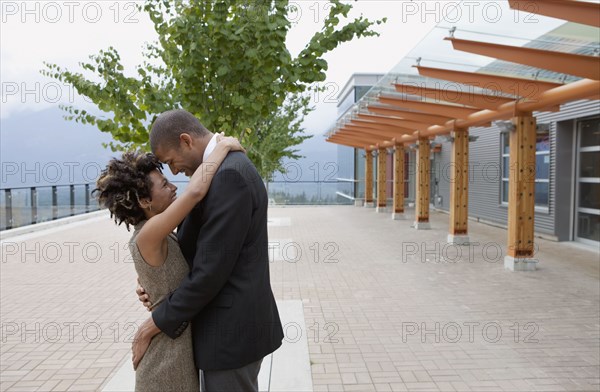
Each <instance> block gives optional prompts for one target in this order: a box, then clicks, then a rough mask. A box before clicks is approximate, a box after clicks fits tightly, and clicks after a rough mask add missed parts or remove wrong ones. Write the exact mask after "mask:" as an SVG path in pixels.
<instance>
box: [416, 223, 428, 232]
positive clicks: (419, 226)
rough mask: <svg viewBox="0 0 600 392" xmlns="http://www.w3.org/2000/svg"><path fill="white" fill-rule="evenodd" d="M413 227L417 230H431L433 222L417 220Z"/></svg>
mask: <svg viewBox="0 0 600 392" xmlns="http://www.w3.org/2000/svg"><path fill="white" fill-rule="evenodd" d="M413 227H414V228H415V229H417V230H431V224H430V223H429V222H415V223H414V224H413Z"/></svg>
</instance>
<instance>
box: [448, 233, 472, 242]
mask: <svg viewBox="0 0 600 392" xmlns="http://www.w3.org/2000/svg"><path fill="white" fill-rule="evenodd" d="M448 243H449V244H454V245H469V236H468V235H466V234H448Z"/></svg>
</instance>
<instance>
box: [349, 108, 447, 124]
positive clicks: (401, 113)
mask: <svg viewBox="0 0 600 392" xmlns="http://www.w3.org/2000/svg"><path fill="white" fill-rule="evenodd" d="M368 109H369V112H372V113H377V114H381V115H383V116H377V115H373V114H363V113H359V114H358V117H359V118H364V119H365V120H367V119H371V118H380V119H381V120H380V121H383V120H385V119H387V118H389V116H393V117H400V118H402V119H406V120H412V121H420V122H424V123H429V124H445V123H446V122H448V121H450V120H453V118H450V117H446V116H436V115H434V114H427V113H416V112H410V111H408V110H402V109H391V108H383V107H379V106H368ZM385 116H388V117H385Z"/></svg>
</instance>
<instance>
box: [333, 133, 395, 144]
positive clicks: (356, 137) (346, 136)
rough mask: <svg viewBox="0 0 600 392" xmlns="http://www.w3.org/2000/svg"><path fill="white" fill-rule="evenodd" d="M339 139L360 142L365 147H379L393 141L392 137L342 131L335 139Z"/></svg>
mask: <svg viewBox="0 0 600 392" xmlns="http://www.w3.org/2000/svg"><path fill="white" fill-rule="evenodd" d="M338 138H339V139H340V140H347V141H355V142H359V143H362V144H364V145H377V144H380V143H386V142H388V140H391V139H392V138H391V137H385V136H377V135H369V134H364V133H356V134H354V133H350V132H344V131H342V132H340V133H339V134H338V135H336V138H335V139H338ZM332 139H333V138H332ZM389 145H390V146H391V145H393V144H392V143H391V142H390V143H389Z"/></svg>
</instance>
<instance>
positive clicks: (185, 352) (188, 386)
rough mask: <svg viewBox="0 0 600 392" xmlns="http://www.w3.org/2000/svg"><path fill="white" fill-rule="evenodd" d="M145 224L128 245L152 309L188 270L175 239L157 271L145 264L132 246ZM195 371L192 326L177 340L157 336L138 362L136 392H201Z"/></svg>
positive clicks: (171, 241) (138, 226) (137, 229)
mask: <svg viewBox="0 0 600 392" xmlns="http://www.w3.org/2000/svg"><path fill="white" fill-rule="evenodd" d="M145 223H146V221H143V222H140V223H139V224H137V225H136V226H135V231H134V233H133V235H132V236H131V240H130V241H129V250H130V252H131V256H132V258H133V262H134V265H135V269H136V271H137V274H138V277H139V280H140V284H141V285H142V287H143V288H144V289H145V290H146V292H147V293H148V295H149V296H150V301H152V305H153V307H155V306H157V305H158V304H160V303H161V302H162V301H164V300H165V298H166V297H167V296H168V295H169V294H170V293H171V292H173V291H174V290H175V289H177V287H179V283H181V281H182V280H183V278H184V277H185V276H186V275H187V274H188V273H189V266H188V264H187V262H186V261H185V258H184V257H183V254H182V253H181V249H180V248H179V244H178V243H177V237H175V235H174V234H169V237H168V238H167V242H168V253H167V259H166V260H165V262H164V264H163V265H161V266H160V267H153V266H151V265H149V264H147V263H146V262H145V261H144V258H143V257H142V255H141V254H140V251H139V249H138V247H137V245H136V243H135V239H136V237H137V235H138V234H139V230H140V229H141V228H142V226H143V225H144V224H145ZM198 378H199V377H198V370H197V369H196V365H195V364H194V351H193V347H192V331H191V326H190V325H188V327H187V328H186V329H185V331H184V332H183V334H182V335H181V336H179V337H178V338H177V339H171V338H170V337H168V336H167V335H165V334H164V333H162V332H161V333H159V334H158V335H156V336H155V337H154V338H153V339H152V342H151V343H150V346H149V347H148V351H146V353H145V354H144V357H143V358H142V360H141V361H140V363H139V365H138V368H137V370H136V373H135V390H136V392H153V391H156V392H165V391H173V392H175V391H178V392H179V391H181V392H184V391H185V392H187V391H190V392H191V391H193V392H198V391H200V386H199V380H198Z"/></svg>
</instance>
